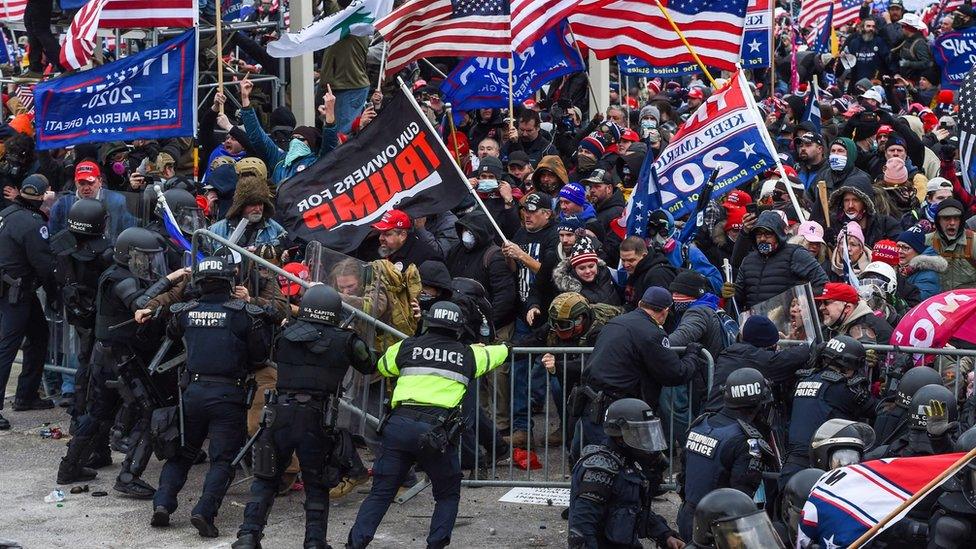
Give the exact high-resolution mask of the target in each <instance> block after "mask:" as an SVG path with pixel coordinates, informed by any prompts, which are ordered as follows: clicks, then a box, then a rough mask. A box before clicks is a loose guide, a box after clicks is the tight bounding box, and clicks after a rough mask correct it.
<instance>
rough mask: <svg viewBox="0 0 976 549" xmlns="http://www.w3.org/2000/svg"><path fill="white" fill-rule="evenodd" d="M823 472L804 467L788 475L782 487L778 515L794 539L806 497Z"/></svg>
mask: <svg viewBox="0 0 976 549" xmlns="http://www.w3.org/2000/svg"><path fill="white" fill-rule="evenodd" d="M825 472H826V471H824V470H823V469H814V468H810V469H804V470H802V471H800V472H798V473H796V474H795V475H793V476H792V477H790V480H789V481H788V482H787V483H786V486H784V487H783V496H782V499H781V500H780V501H781V505H782V508H781V509H780V516H782V517H783V521H785V522H786V527H787V528H788V529H789V531H790V539H796V533H797V531H798V530H799V528H800V515H801V514H802V513H803V506H804V505H806V503H807V498H808V497H810V492H811V491H812V490H813V487H814V485H816V484H817V481H818V480H820V477H822V476H823V474H824V473H825Z"/></svg>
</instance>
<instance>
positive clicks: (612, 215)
mask: <svg viewBox="0 0 976 549" xmlns="http://www.w3.org/2000/svg"><path fill="white" fill-rule="evenodd" d="M626 206H627V201H626V200H624V193H622V192H620V189H616V190H614V191H613V194H612V195H611V196H610V198H608V199H606V200H605V201H604V202H601V203H599V204H594V208H595V209H596V218H597V221H598V222H599V223H600V227H602V228H603V232H604V234H606V233H608V232H610V231H609V230H607V227H609V226H610V222H611V221H614V220H615V219H617V218H618V217H620V216H621V215H622V214H623V213H624V208H625V207H626Z"/></svg>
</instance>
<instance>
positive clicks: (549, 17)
mask: <svg viewBox="0 0 976 549" xmlns="http://www.w3.org/2000/svg"><path fill="white" fill-rule="evenodd" d="M614 1H615V0H512V49H513V50H515V51H517V52H521V51H524V50H525V49H526V48H528V47H529V46H531V45H532V44H533V43H534V42H535V41H537V40H538V39H540V38H542V37H543V36H544V35H545V34H546V33H547V32H549V30H550V29H552V28H553V27H554V26H556V25H558V24H559V23H561V22H562V21H563V20H564V19H566V18H567V17H569V16H570V15H572V14H574V13H585V12H587V11H591V10H594V9H597V8H600V7H602V6H605V5H607V4H612V3H613V2H614Z"/></svg>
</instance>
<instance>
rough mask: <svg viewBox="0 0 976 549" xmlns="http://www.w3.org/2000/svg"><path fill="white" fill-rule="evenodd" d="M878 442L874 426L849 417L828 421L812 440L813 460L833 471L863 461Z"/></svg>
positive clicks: (811, 460)
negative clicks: (865, 455)
mask: <svg viewBox="0 0 976 549" xmlns="http://www.w3.org/2000/svg"><path fill="white" fill-rule="evenodd" d="M873 445H874V429H872V428H871V426H870V425H868V424H867V423H860V422H857V421H850V420H847V419H839V418H835V419H831V420H828V421H826V422H824V424H823V425H821V426H820V427H819V428H818V429H817V431H816V432H815V433H814V434H813V438H812V439H811V440H810V463H811V464H812V465H813V466H814V467H819V468H820V469H824V470H827V471H830V470H832V469H837V468H838V467H843V466H845V465H853V464H855V463H860V462H861V458H862V457H863V455H864V451H865V450H867V449H868V448H870V447H871V446H873Z"/></svg>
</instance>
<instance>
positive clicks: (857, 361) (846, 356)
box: [820, 335, 867, 372]
mask: <svg viewBox="0 0 976 549" xmlns="http://www.w3.org/2000/svg"><path fill="white" fill-rule="evenodd" d="M866 359H867V351H865V349H864V345H863V344H862V343H861V342H860V341H858V340H856V339H854V338H853V337H851V336H846V335H839V336H836V337H834V338H832V339H830V341H827V342H826V343H824V345H823V348H822V349H821V351H820V360H821V364H822V365H823V366H824V367H827V368H833V369H835V370H839V371H841V372H844V371H853V370H857V369H858V368H861V367H862V366H864V361H865V360H866Z"/></svg>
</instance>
